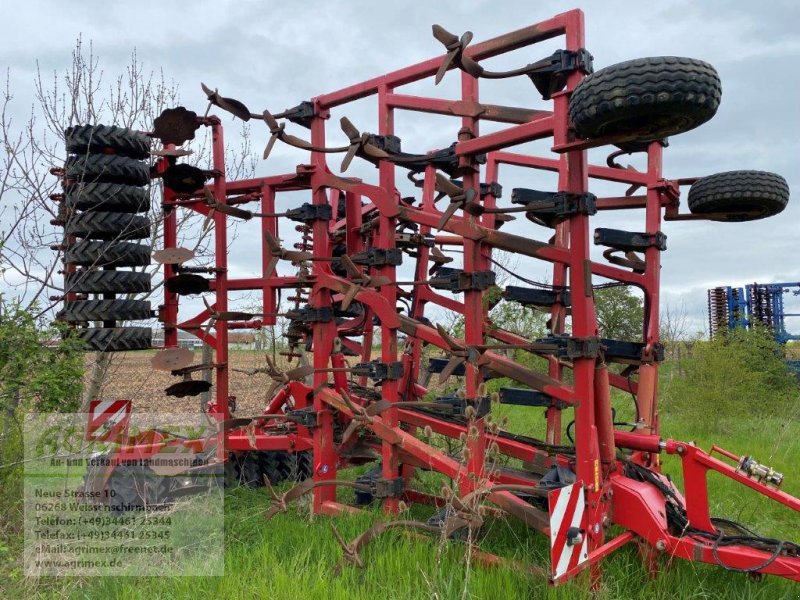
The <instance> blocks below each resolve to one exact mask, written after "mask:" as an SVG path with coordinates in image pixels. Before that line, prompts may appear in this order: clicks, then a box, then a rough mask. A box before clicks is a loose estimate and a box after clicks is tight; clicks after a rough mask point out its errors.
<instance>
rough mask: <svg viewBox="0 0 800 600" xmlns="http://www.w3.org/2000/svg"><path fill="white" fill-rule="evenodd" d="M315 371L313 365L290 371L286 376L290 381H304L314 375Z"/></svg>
mask: <svg viewBox="0 0 800 600" xmlns="http://www.w3.org/2000/svg"><path fill="white" fill-rule="evenodd" d="M314 370H315V369H314V367H313V366H312V365H301V366H299V367H295V368H294V369H289V370H288V371H286V373H285V375H286V379H287V380H288V381H303V380H304V379H305V378H306V377H308V376H309V375H313V373H314Z"/></svg>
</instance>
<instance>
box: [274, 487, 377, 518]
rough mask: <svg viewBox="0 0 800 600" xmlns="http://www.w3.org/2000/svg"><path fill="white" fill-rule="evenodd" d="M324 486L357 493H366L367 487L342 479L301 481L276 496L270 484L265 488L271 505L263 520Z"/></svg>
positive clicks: (284, 510)
mask: <svg viewBox="0 0 800 600" xmlns="http://www.w3.org/2000/svg"><path fill="white" fill-rule="evenodd" d="M264 479H265V482H266V481H269V480H268V479H267V477H266V476H265V477H264ZM324 486H335V487H339V486H342V487H349V488H353V489H355V490H357V491H361V492H368V491H369V486H368V485H365V484H362V483H357V482H355V481H349V480H344V479H326V480H324V481H314V480H313V479H306V480H305V481H301V482H300V483H298V484H297V485H295V486H294V487H292V488H291V489H290V490H288V491H287V492H286V493H284V494H277V493H276V492H275V490H274V489H273V487H272V485H271V483H267V487H268V489H269V492H270V495H271V496H272V505H271V506H270V507H269V509H268V510H267V513H266V515H265V519H266V520H267V521H269V520H270V519H272V517H274V516H275V515H277V514H278V513H282V512H286V511H287V510H289V504H290V503H292V502H294V501H295V500H299V499H300V498H302V497H303V496H305V495H306V494H308V493H310V492H311V491H312V490H314V489H315V488H318V487H324Z"/></svg>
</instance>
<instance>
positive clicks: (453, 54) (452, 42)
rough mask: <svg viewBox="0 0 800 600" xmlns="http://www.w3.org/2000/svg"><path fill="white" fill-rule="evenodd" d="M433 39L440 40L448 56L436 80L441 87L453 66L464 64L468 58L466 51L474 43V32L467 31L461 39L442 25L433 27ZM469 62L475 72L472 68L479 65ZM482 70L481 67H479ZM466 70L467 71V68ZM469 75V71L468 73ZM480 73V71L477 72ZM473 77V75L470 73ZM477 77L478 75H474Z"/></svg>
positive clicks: (437, 73)
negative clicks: (465, 55)
mask: <svg viewBox="0 0 800 600" xmlns="http://www.w3.org/2000/svg"><path fill="white" fill-rule="evenodd" d="M433 37H435V38H436V39H437V40H439V41H440V42H441V43H442V44H443V45H444V47H445V48H446V49H447V55H446V56H445V58H444V60H443V61H442V64H441V66H440V67H439V70H438V71H436V79H435V80H434V81H435V83H436V85H439V82H440V81H441V80H442V79H443V78H444V74H445V73H447V71H448V70H449V69H450V67H451V66H452V65H453V64H456V65H458V63H459V62H463V61H464V59H465V58H466V57H464V54H463V53H464V49H465V48H466V47H467V45H468V44H469V43H470V42H471V41H472V32H471V31H465V32H464V34H463V35H462V36H461V37H460V38H459V37H457V36H455V35H453V34H452V33H450V32H449V31H447V30H446V29H445V28H444V27H442V26H441V25H434V26H433ZM467 60H469V62H470V63H472V64H470V69H471V70H473V71H474V70H475V69H474V67H473V66H472V65H473V64H474V65H476V66H477V63H474V62H473V61H472V60H470V59H467ZM479 69H480V67H479ZM465 70H467V69H466V68H465ZM467 72H468V73H469V71H467ZM477 72H478V73H480V71H479V70H478V71H477ZM470 75H472V73H470ZM474 76H475V77H477V75H474Z"/></svg>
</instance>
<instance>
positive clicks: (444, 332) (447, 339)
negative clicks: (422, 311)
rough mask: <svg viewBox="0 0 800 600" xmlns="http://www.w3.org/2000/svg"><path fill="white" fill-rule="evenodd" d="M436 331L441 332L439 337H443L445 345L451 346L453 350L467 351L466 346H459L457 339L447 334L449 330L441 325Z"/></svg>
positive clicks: (439, 324)
mask: <svg viewBox="0 0 800 600" xmlns="http://www.w3.org/2000/svg"><path fill="white" fill-rule="evenodd" d="M436 331H438V332H439V335H440V336H442V339H443V340H444V342H445V344H447V345H448V346H450V349H451V350H466V348H467V347H466V346H463V345H461V344H459V343H458V342H457V341H456V340H455V339H453V338H452V337H450V334H449V333H447V330H446V329H445V328H444V327H443V326H442V324H441V323H437V324H436Z"/></svg>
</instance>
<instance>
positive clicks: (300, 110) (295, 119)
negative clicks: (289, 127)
mask: <svg viewBox="0 0 800 600" xmlns="http://www.w3.org/2000/svg"><path fill="white" fill-rule="evenodd" d="M316 115H317V112H316V110H314V104H313V103H312V102H309V101H308V100H303V101H302V102H301V103H300V104H298V105H297V106H294V107H292V108H287V109H286V110H285V111H283V112H282V113H277V114H274V115H272V116H273V117H275V118H276V119H287V120H289V121H291V122H292V123H295V124H296V125H300V126H302V127H305V128H306V129H311V120H312V119H313V118H314V117H315V116H316Z"/></svg>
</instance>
